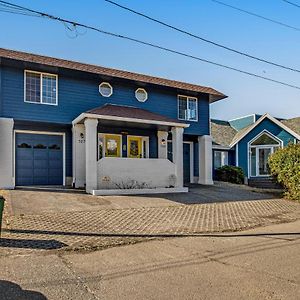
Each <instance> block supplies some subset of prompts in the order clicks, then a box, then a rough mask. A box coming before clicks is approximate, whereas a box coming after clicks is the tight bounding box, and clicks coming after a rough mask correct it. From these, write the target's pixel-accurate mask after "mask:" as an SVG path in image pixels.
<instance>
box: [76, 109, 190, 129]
mask: <svg viewBox="0 0 300 300" xmlns="http://www.w3.org/2000/svg"><path fill="white" fill-rule="evenodd" d="M85 118H91V119H101V120H110V121H123V122H132V123H141V124H152V125H165V126H170V127H182V128H188V127H189V126H190V124H185V123H175V122H166V121H155V120H144V119H135V118H124V117H115V116H107V115H97V114H91V113H82V114H80V115H79V116H78V117H77V118H76V119H74V120H73V122H72V124H73V125H75V124H77V123H79V122H81V121H82V120H83V119H85Z"/></svg>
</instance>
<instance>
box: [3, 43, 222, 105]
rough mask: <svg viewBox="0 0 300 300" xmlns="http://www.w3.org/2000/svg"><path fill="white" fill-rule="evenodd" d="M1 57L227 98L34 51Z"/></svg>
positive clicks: (186, 85) (192, 86) (195, 87)
mask: <svg viewBox="0 0 300 300" xmlns="http://www.w3.org/2000/svg"><path fill="white" fill-rule="evenodd" d="M0 57H3V58H7V59H15V60H21V61H26V62H32V63H38V64H45V65H49V66H55V67H60V68H66V69H73V70H78V71H82V72H89V73H93V74H99V75H105V76H112V77H117V78H121V79H128V80H134V81H140V82H143V83H149V84H155V85H160V86H165V87H170V88H176V89H181V90H186V91H192V92H197V93H205V94H209V95H210V102H215V101H218V100H221V99H224V98H227V96H226V95H224V94H222V93H220V92H218V91H216V90H215V89H213V88H211V87H205V86H201V85H196V84H191V83H186V82H180V81H175V80H170V79H164V78H160V77H154V76H149V75H144V74H138V73H133V72H128V71H122V70H117V69H111V68H105V67H101V66H97V65H91V64H86V63H81V62H76V61H70V60H65V59H59V58H54V57H49V56H43V55H37V54H32V53H26V52H21V51H15V50H8V49H4V48H0Z"/></svg>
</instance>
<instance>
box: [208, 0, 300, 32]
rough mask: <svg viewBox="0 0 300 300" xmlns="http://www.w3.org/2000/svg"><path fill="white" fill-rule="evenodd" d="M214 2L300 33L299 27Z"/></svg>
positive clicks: (214, 0) (220, 2) (223, 3)
mask: <svg viewBox="0 0 300 300" xmlns="http://www.w3.org/2000/svg"><path fill="white" fill-rule="evenodd" d="M211 1H212V2H215V3H217V4H220V5H223V6H226V7H229V8H232V9H235V10H237V11H240V12H243V13H245V14H248V15H250V16H254V17H257V18H260V19H263V20H265V21H269V22H271V23H274V24H277V25H280V26H283V27H286V28H289V29H294V30H296V31H300V28H299V27H295V26H292V25H289V24H286V23H283V22H280V21H277V20H274V19H270V18H268V17H264V16H262V15H259V14H256V13H254V12H251V11H248V10H245V9H242V8H239V7H236V6H233V5H230V4H227V3H225V2H222V1H219V0H211Z"/></svg>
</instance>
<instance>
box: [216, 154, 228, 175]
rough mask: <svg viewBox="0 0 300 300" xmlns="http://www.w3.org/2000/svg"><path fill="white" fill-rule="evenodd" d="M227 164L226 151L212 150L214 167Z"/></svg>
mask: <svg viewBox="0 0 300 300" xmlns="http://www.w3.org/2000/svg"><path fill="white" fill-rule="evenodd" d="M226 165H228V152H227V151H214V169H215V170H216V169H218V168H220V167H223V166H226Z"/></svg>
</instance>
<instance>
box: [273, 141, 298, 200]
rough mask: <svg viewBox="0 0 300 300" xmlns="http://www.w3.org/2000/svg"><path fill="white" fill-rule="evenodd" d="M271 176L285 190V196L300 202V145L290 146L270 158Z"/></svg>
mask: <svg viewBox="0 0 300 300" xmlns="http://www.w3.org/2000/svg"><path fill="white" fill-rule="evenodd" d="M269 167H270V171H271V174H272V175H273V177H274V178H275V179H276V180H277V182H278V183H280V184H281V185H282V186H283V187H284V189H285V196H286V197H287V198H288V199H291V200H298V201H299V200H300V144H289V145H288V146H287V147H285V148H282V149H279V150H277V151H276V152H275V153H273V154H272V155H271V156H270V157H269Z"/></svg>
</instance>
